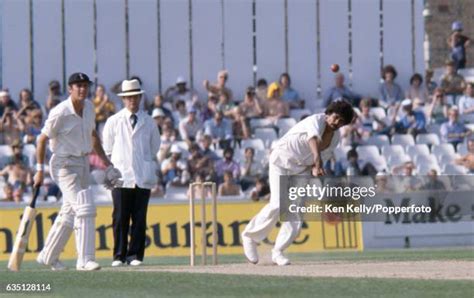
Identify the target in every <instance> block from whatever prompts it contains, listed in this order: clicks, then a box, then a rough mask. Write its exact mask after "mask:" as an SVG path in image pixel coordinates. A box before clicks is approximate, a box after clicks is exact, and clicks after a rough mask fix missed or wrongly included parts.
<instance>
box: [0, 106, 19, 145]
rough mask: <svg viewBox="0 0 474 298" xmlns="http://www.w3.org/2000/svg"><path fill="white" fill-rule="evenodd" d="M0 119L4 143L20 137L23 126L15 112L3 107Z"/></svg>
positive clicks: (0, 130) (0, 129)
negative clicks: (3, 110)
mask: <svg viewBox="0 0 474 298" xmlns="http://www.w3.org/2000/svg"><path fill="white" fill-rule="evenodd" d="M0 121H1V123H0V132H1V133H2V136H3V143H4V144H10V143H11V142H12V141H13V140H15V139H20V137H21V133H22V128H24V126H23V123H22V122H21V121H19V119H18V118H16V117H15V113H14V112H13V111H12V110H10V108H6V109H5V112H4V113H3V116H2V118H1V119H0Z"/></svg>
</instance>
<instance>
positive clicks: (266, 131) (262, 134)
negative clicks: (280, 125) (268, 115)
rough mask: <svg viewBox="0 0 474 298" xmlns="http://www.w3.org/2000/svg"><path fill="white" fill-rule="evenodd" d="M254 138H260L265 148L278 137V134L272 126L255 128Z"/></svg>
mask: <svg viewBox="0 0 474 298" xmlns="http://www.w3.org/2000/svg"><path fill="white" fill-rule="evenodd" d="M254 138H256V139H261V140H262V141H263V144H264V145H265V148H270V145H271V144H272V142H273V141H274V140H276V139H278V136H277V133H276V131H275V130H274V129H273V128H257V129H255V133H254Z"/></svg>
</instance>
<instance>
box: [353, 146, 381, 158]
mask: <svg viewBox="0 0 474 298" xmlns="http://www.w3.org/2000/svg"><path fill="white" fill-rule="evenodd" d="M356 151H357V153H358V154H359V156H360V157H361V158H367V157H368V156H378V155H380V153H379V148H377V147H376V146H374V145H363V146H358V147H357V148H356Z"/></svg>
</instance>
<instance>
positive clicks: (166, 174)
mask: <svg viewBox="0 0 474 298" xmlns="http://www.w3.org/2000/svg"><path fill="white" fill-rule="evenodd" d="M170 152H171V156H170V157H169V158H167V159H166V160H164V161H163V163H162V164H161V174H162V175H163V182H164V184H165V185H168V184H171V185H173V186H183V185H186V184H187V183H188V182H189V176H188V175H187V174H186V173H187V171H186V170H187V168H188V166H187V164H186V161H185V160H183V159H182V158H181V155H182V154H181V149H180V148H179V147H178V146H177V145H172V146H171V150H170Z"/></svg>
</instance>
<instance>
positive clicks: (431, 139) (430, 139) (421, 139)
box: [416, 133, 440, 145]
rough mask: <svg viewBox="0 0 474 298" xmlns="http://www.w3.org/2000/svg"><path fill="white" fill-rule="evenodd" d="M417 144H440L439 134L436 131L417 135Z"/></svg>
mask: <svg viewBox="0 0 474 298" xmlns="http://www.w3.org/2000/svg"><path fill="white" fill-rule="evenodd" d="M416 143H417V144H426V145H439V144H440V141H439V136H438V135H437V134H435V133H422V134H419V135H417V136H416Z"/></svg>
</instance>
